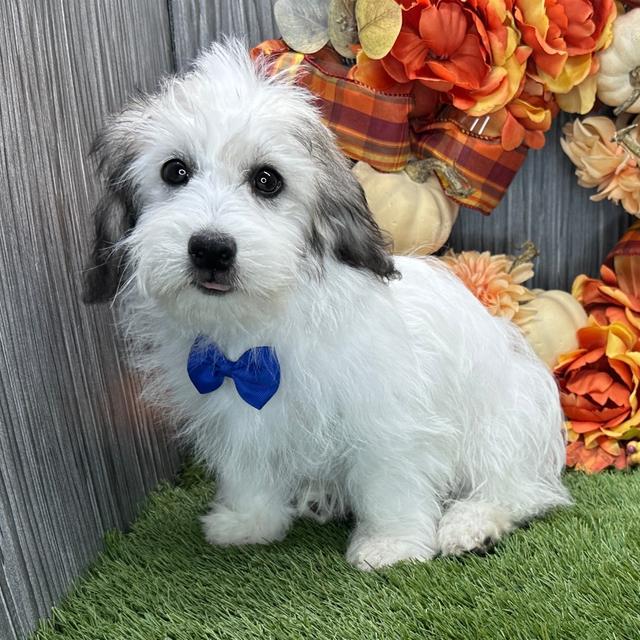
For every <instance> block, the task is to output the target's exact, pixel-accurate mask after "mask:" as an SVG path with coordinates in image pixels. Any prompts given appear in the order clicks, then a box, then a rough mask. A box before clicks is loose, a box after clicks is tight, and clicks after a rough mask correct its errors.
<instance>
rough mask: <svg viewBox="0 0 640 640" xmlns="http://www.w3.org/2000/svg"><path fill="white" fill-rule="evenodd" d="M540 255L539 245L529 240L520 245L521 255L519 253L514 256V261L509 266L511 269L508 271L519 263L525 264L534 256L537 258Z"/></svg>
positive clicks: (511, 269)
mask: <svg viewBox="0 0 640 640" xmlns="http://www.w3.org/2000/svg"><path fill="white" fill-rule="evenodd" d="M539 255H540V251H538V247H536V245H535V244H533V242H531V240H527V241H526V242H523V243H522V244H521V245H520V255H517V256H515V257H514V258H513V262H512V263H511V266H510V267H509V271H507V273H511V272H512V271H513V270H514V269H515V268H516V267H517V266H518V265H521V264H524V263H525V262H531V261H532V260H533V259H534V258H537V257H538V256H539Z"/></svg>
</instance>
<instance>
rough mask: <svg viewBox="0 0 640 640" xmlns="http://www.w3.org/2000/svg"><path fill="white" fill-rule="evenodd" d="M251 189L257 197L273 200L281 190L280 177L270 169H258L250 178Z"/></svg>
mask: <svg viewBox="0 0 640 640" xmlns="http://www.w3.org/2000/svg"><path fill="white" fill-rule="evenodd" d="M252 183H253V188H254V190H255V192H256V193H257V194H258V195H261V196H264V197H266V198H273V196H275V195H278V193H280V191H281V190H282V177H281V176H280V174H279V173H278V172H277V171H276V170H275V169H272V168H271V167H259V168H258V169H257V170H256V171H255V172H254V174H253V177H252Z"/></svg>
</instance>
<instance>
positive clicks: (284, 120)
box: [85, 44, 395, 314]
mask: <svg viewBox="0 0 640 640" xmlns="http://www.w3.org/2000/svg"><path fill="white" fill-rule="evenodd" d="M96 153H97V154H98V156H99V160H100V164H101V168H102V171H103V172H104V174H105V176H106V179H107V195H106V196H105V198H103V200H102V202H101V203H100V205H99V206H98V209H97V211H96V241H95V247H94V253H93V264H92V265H91V268H90V269H89V270H88V272H87V280H86V284H87V290H86V293H85V299H86V300H88V301H101V300H107V299H110V298H112V297H113V296H114V295H115V294H116V293H117V291H118V289H119V288H120V287H123V286H126V284H127V281H128V283H129V285H130V286H136V287H137V289H138V290H139V291H140V292H141V293H142V295H144V296H147V297H149V298H151V299H153V300H154V301H156V302H158V303H160V304H161V305H163V306H164V307H166V308H167V309H169V310H171V311H172V312H174V313H176V314H181V313H182V312H183V311H184V312H185V313H186V312H193V310H194V309H201V310H203V311H204V312H206V313H214V314H215V310H216V309H219V308H221V306H223V305H242V304H246V303H247V300H255V299H262V300H265V299H274V298H278V297H280V296H282V295H285V294H286V292H287V291H288V290H290V289H291V288H292V287H295V286H297V285H298V284H299V282H300V279H301V278H303V277H306V276H308V274H309V272H310V271H311V270H315V271H317V272H318V273H321V272H322V265H323V261H324V260H325V259H328V258H330V259H337V260H340V261H342V262H345V263H347V264H348V265H350V266H351V267H353V268H360V269H368V270H370V271H371V272H373V273H374V274H375V275H376V276H378V277H381V278H389V277H392V276H393V275H395V271H394V267H393V262H392V260H391V259H390V257H389V256H388V255H387V253H386V250H385V243H384V241H383V238H382V236H381V233H380V230H379V229H378V227H377V225H376V224H375V222H374V221H373V219H372V218H371V215H370V213H369V211H368V209H367V206H366V202H365V200H364V196H363V193H362V190H361V189H360V187H359V185H358V184H357V182H356V180H355V178H354V177H353V176H352V174H351V172H350V170H349V166H348V163H347V161H346V160H345V159H344V157H343V156H342V155H341V154H340V152H339V151H338V150H337V148H336V146H335V143H334V141H333V139H332V137H331V135H330V133H329V132H328V130H327V129H326V128H325V127H324V125H322V124H321V122H320V120H319V118H318V115H317V113H316V111H315V109H314V108H313V107H312V106H311V104H310V101H309V96H308V95H307V94H306V93H305V92H304V91H302V90H300V89H297V88H295V87H294V86H292V85H291V84H290V83H286V82H285V81H282V80H273V79H271V80H269V79H267V78H266V77H265V75H264V73H262V72H261V71H260V70H256V68H255V67H254V65H253V63H252V62H251V61H250V60H249V58H248V56H247V54H246V53H245V52H244V51H243V50H242V47H241V46H240V45H239V44H231V45H226V46H221V45H215V46H214V47H213V48H212V49H211V50H210V51H209V52H208V53H206V54H205V55H204V56H202V57H201V58H200V60H199V62H198V64H197V66H196V68H195V70H194V71H193V72H191V73H189V74H188V75H186V76H184V77H182V78H175V79H172V80H170V81H168V82H167V83H166V85H165V86H164V88H163V89H162V90H161V91H160V92H159V93H158V94H157V95H155V96H151V97H148V98H145V99H142V100H140V101H138V102H136V103H134V104H132V105H131V106H129V107H128V108H127V109H125V110H124V111H123V112H122V113H121V114H120V115H118V116H116V117H114V118H113V119H112V120H111V121H110V122H109V123H108V125H107V127H106V128H105V130H104V131H103V133H102V134H101V135H100V137H99V138H98V140H97V143H96Z"/></svg>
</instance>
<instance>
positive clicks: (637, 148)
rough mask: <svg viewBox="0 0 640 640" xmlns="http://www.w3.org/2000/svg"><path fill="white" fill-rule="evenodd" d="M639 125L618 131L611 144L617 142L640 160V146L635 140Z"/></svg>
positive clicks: (632, 125)
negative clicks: (635, 132)
mask: <svg viewBox="0 0 640 640" xmlns="http://www.w3.org/2000/svg"><path fill="white" fill-rule="evenodd" d="M639 95H640V94H639ZM638 124H639V123H637V122H636V123H635V124H631V125H629V126H628V127H624V128H623V129H619V130H618V131H616V133H615V135H614V136H613V138H611V142H615V143H617V144H619V145H620V146H621V147H623V148H624V149H625V150H626V151H628V152H629V153H631V154H632V155H634V156H636V158H638V159H640V144H638V142H637V141H636V139H635V136H634V135H633V134H634V131H635V130H636V129H637V128H638Z"/></svg>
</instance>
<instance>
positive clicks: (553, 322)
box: [520, 289, 587, 367]
mask: <svg viewBox="0 0 640 640" xmlns="http://www.w3.org/2000/svg"><path fill="white" fill-rule="evenodd" d="M533 293H534V294H535V297H534V298H533V300H531V302H527V303H526V304H525V305H524V308H525V309H527V311H533V313H532V314H531V315H530V316H529V317H528V318H527V319H526V320H525V322H524V323H523V324H521V326H520V328H521V329H522V332H523V333H524V335H525V337H526V339H527V342H528V343H529V344H530V345H531V347H532V348H533V350H534V351H535V352H536V353H537V354H538V356H539V357H540V359H541V360H543V361H544V362H545V363H546V364H547V365H548V366H549V367H553V366H554V365H555V364H556V361H557V359H558V356H560V355H561V354H563V353H567V352H569V351H574V350H575V349H577V348H578V339H577V337H576V331H577V330H578V329H580V328H581V327H584V326H586V324H587V314H586V312H585V310H584V309H583V307H582V305H581V304H580V303H579V302H578V301H577V300H576V299H575V298H574V297H573V296H572V295H571V294H570V293H568V292H567V291H559V290H555V289H552V290H550V291H540V290H535V291H534V292H533Z"/></svg>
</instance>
